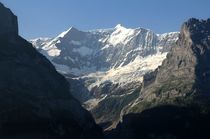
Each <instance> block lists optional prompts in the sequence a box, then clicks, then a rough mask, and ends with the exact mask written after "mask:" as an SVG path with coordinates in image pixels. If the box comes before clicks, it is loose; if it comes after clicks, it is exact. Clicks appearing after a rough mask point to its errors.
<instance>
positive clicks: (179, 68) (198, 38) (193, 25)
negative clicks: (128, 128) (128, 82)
mask: <svg viewBox="0 0 210 139" xmlns="http://www.w3.org/2000/svg"><path fill="white" fill-rule="evenodd" d="M209 21H210V20H209V19H208V20H201V21H200V20H197V19H190V20H188V21H187V22H185V23H184V24H183V25H182V28H181V33H180V36H179V40H178V41H177V44H176V46H175V47H173V48H172V50H171V51H170V52H169V53H168V55H167V58H166V59H165V60H164V61H163V63H162V65H161V66H160V67H159V68H158V69H157V70H156V73H155V76H153V77H152V75H151V77H152V78H150V79H146V78H147V77H145V83H144V84H146V85H145V86H144V89H143V91H142V92H141V93H140V96H139V98H138V100H136V101H135V104H134V105H135V106H134V107H135V108H133V109H136V110H137V111H138V107H139V106H140V105H142V103H145V102H149V103H151V102H152V103H153V104H154V103H155V102H164V103H166V102H167V103H168V102H169V103H170V101H172V100H173V101H174V100H175V99H177V98H186V99H189V98H190V99H193V98H197V97H203V96H209V83H210V82H209V78H210V75H209V72H210V66H209V64H208V63H209V58H210V55H209V52H210V49H209V47H210V39H209V33H210V29H209V28H210V24H209ZM152 74H154V72H153V73H152ZM148 82H149V84H148ZM203 98H204V97H203ZM207 98H208V97H207Z"/></svg>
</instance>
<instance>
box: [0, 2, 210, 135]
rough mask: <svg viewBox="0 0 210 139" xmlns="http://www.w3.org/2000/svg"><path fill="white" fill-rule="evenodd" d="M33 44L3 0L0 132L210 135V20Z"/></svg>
mask: <svg viewBox="0 0 210 139" xmlns="http://www.w3.org/2000/svg"><path fill="white" fill-rule="evenodd" d="M31 42H32V43H33V46H32V44H31V43H29V42H28V41H26V40H24V39H23V38H21V37H20V36H19V34H18V23H17V17H16V16H15V15H14V14H13V13H12V12H11V11H10V10H9V9H8V8H6V7H4V5H3V4H1V3H0V48H1V49H0V138H1V139H29V138H31V139H69V138H71V139H104V138H106V139H139V138H140V139H199V138H201V139H203V138H206V139H208V138H210V135H209V128H210V107H209V106H210V64H209V63H210V19H207V20H198V19H195V18H191V19H189V20H188V21H186V22H184V24H183V25H182V27H181V31H180V33H178V32H173V33H166V34H162V35H158V34H155V33H153V32H152V31H150V30H147V29H142V28H137V29H127V28H125V27H122V25H117V26H116V27H115V28H113V29H103V30H94V31H87V32H83V31H79V30H77V29H75V28H70V29H69V30H67V31H65V32H63V33H61V34H60V35H59V36H57V37H55V38H39V39H34V40H31ZM35 48H36V49H35ZM38 51H39V52H40V53H42V54H40V53H39V52H38ZM53 65H54V66H53ZM56 70H57V71H56ZM58 72H60V73H61V74H62V75H63V76H62V75H61V74H59V73H58ZM64 76H65V78H64ZM75 98H76V99H75ZM77 99H78V100H79V101H80V102H79V101H77ZM80 104H82V105H83V107H85V108H86V109H87V110H89V112H91V114H92V116H93V117H94V119H95V121H96V122H97V123H98V124H99V125H100V126H101V127H103V129H104V132H102V130H101V128H100V127H99V125H97V124H96V123H95V121H94V119H93V117H92V116H91V114H90V113H89V112H88V111H87V110H85V109H84V108H83V107H82V106H81V105H80Z"/></svg>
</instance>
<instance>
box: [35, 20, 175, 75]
mask: <svg viewBox="0 0 210 139" xmlns="http://www.w3.org/2000/svg"><path fill="white" fill-rule="evenodd" d="M178 34H179V33H178V32H172V33H167V34H163V35H159V34H155V33H154V32H152V31H151V30H148V29H144V28H136V29H132V28H125V27H123V26H122V25H121V24H118V25H117V26H116V27H115V28H112V29H97V30H95V31H86V32H85V31H80V30H77V29H76V28H74V27H71V28H69V29H68V30H66V31H64V32H62V33H61V34H59V35H58V36H57V37H55V38H54V39H51V40H50V41H49V40H48V41H47V42H45V43H42V45H39V43H36V42H37V40H32V43H33V44H34V45H35V47H36V48H39V51H40V52H41V53H42V54H44V55H45V56H46V57H48V58H49V59H50V60H51V61H52V62H53V63H54V65H55V66H56V68H57V69H58V70H59V71H62V69H65V71H63V72H65V73H70V74H75V75H83V74H87V73H92V72H95V71H104V70H109V69H112V68H118V67H123V66H125V65H128V64H129V63H131V62H132V61H134V60H135V59H136V58H137V57H142V58H144V57H146V56H149V55H154V54H156V53H157V52H167V51H168V50H169V49H170V48H171V44H172V43H174V42H175V41H176V40H177V38H178ZM43 44H44V45H43ZM64 67H65V68H64Z"/></svg>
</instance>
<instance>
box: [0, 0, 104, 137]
mask: <svg viewBox="0 0 210 139" xmlns="http://www.w3.org/2000/svg"><path fill="white" fill-rule="evenodd" d="M101 137H102V133H101V130H100V128H98V127H97V126H96V124H95V122H94V120H93V118H92V117H91V115H90V114H89V113H88V112H87V111H86V110H84V109H83V108H82V107H81V106H80V104H79V103H78V101H77V100H75V99H74V98H73V97H72V96H71V95H70V92H69V86H68V83H67V81H66V80H65V79H64V77H63V76H61V75H60V74H58V73H57V71H56V70H55V68H54V66H53V65H52V64H51V63H50V62H49V61H48V60H47V59H46V58H45V57H44V56H42V55H41V54H39V53H38V52H37V51H36V50H35V49H34V48H33V47H32V45H31V44H30V43H28V42H27V41H25V40H24V39H22V38H21V37H20V36H18V25H17V17H16V16H15V15H14V14H13V13H12V12H11V11H10V10H9V9H7V8H5V7H4V6H3V5H2V4H1V3H0V138H1V139H29V138H31V139H33V138H34V139H35V138H36V139H47V138H49V139H53V138H55V139H58V138H59V139H60V138H61V139H62V138H71V139H100V138H101Z"/></svg>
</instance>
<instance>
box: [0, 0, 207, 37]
mask: <svg viewBox="0 0 210 139" xmlns="http://www.w3.org/2000/svg"><path fill="white" fill-rule="evenodd" d="M0 2H2V3H3V4H5V5H6V6H7V7H9V8H10V9H12V11H13V12H14V13H15V14H16V15H17V16H18V19H19V32H20V34H21V35H22V36H23V37H25V38H26V39H31V38H36V37H54V36H56V35H58V34H59V33H60V32H62V31H64V30H66V29H68V28H69V27H71V26H74V27H76V28H78V29H80V30H91V29H96V28H110V27H114V26H116V25H117V24H119V23H120V24H122V25H123V26H125V27H130V28H135V27H144V28H149V29H151V30H153V31H154V32H156V33H164V32H170V31H179V29H180V25H181V24H182V22H184V21H185V20H187V19H188V18H190V17H196V18H203V19H206V18H208V17H210V0H0Z"/></svg>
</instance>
